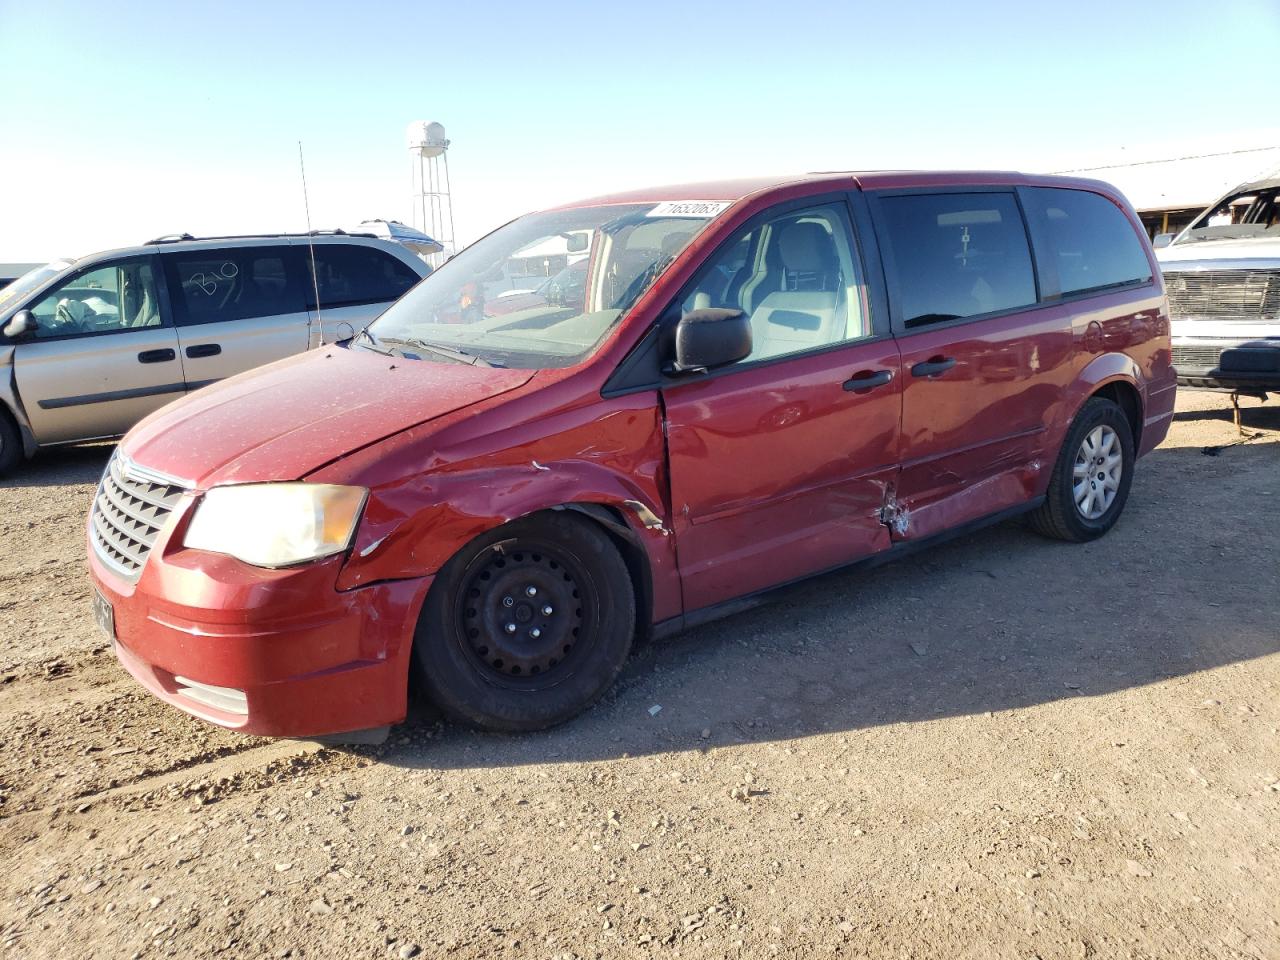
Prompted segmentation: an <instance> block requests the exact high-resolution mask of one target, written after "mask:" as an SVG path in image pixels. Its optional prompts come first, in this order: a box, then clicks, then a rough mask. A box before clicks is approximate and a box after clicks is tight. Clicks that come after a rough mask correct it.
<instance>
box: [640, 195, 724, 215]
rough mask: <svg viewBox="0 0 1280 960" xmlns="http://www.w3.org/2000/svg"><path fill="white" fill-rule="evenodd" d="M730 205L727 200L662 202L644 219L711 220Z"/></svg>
mask: <svg viewBox="0 0 1280 960" xmlns="http://www.w3.org/2000/svg"><path fill="white" fill-rule="evenodd" d="M731 205H732V204H731V203H730V202H729V201H727V200H663V201H662V202H661V203H659V204H658V205H657V206H655V207H654V208H653V209H652V210H650V211H649V212H648V213H646V214H645V216H646V217H700V218H705V219H708V220H709V219H711V218H712V217H715V216H719V215H720V214H721V213H723V212H724V211H725V210H727V209H728V208H729V207H730V206H731Z"/></svg>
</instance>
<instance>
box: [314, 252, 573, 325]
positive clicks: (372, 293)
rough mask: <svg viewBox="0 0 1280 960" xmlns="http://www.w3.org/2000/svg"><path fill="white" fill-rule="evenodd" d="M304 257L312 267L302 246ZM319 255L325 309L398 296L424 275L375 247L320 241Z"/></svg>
mask: <svg viewBox="0 0 1280 960" xmlns="http://www.w3.org/2000/svg"><path fill="white" fill-rule="evenodd" d="M302 257H303V261H304V262H305V263H306V264H307V266H308V267H310V264H311V253H310V251H308V250H307V249H306V248H302ZM315 257H316V287H318V288H319V290H320V307H321V309H324V308H325V307H341V306H349V305H352V304H358V303H386V302H390V301H392V300H398V299H399V298H400V297H401V296H402V295H403V294H404V293H405V292H407V291H408V290H409V288H410V287H412V286H413V285H414V284H416V283H417V282H418V281H419V280H420V279H421V277H419V276H418V274H417V273H415V272H414V271H413V269H412V268H411V267H410V266H409V265H408V264H406V263H402V262H401V261H400V260H397V259H396V258H395V257H393V256H391V254H389V253H386V252H384V251H382V250H375V249H373V248H372V247H361V246H357V245H355V244H346V243H317V244H316V245H315ZM554 272H555V271H554V270H553V271H552V273H554ZM308 277H309V275H308ZM313 300H315V293H314V292H313V291H312V289H311V287H310V286H308V288H307V302H308V303H310V302H311V301H313Z"/></svg>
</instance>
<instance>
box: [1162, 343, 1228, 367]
mask: <svg viewBox="0 0 1280 960" xmlns="http://www.w3.org/2000/svg"><path fill="white" fill-rule="evenodd" d="M1222 350H1223V348H1222V347H1182V346H1178V345H1177V344H1176V343H1175V344H1174V345H1173V365H1174V366H1175V367H1177V368H1178V369H1179V370H1181V369H1182V368H1184V367H1186V368H1189V369H1196V370H1207V369H1209V368H1210V367H1216V366H1217V365H1218V359H1219V357H1220V356H1221V354H1222Z"/></svg>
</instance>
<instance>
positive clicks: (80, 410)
mask: <svg viewBox="0 0 1280 960" xmlns="http://www.w3.org/2000/svg"><path fill="white" fill-rule="evenodd" d="M313 251H314V263H315V274H314V276H313V275H312V271H311V265H312V260H313ZM430 269H431V268H430V267H428V266H427V265H426V264H425V263H424V262H423V261H422V260H421V259H420V258H419V257H417V256H415V255H414V254H413V252H411V251H410V250H409V249H407V248H406V247H404V246H402V245H400V244H398V243H393V242H390V241H387V240H380V239H375V238H373V237H367V236H355V235H349V234H341V233H338V234H323V235H315V236H309V235H303V236H290V235H285V234H276V235H270V236H256V237H221V238H216V239H201V240H197V239H194V238H192V237H190V236H189V235H185V234H184V235H182V236H176V237H162V238H160V239H158V240H154V241H152V242H150V243H147V244H143V245H142V246H138V247H129V248H125V249H121V250H111V251H107V252H105V253H98V254H94V255H92V256H88V257H82V258H80V259H78V260H59V261H55V262H54V263H50V264H46V265H45V266H42V267H37V268H36V269H34V270H32V271H30V272H29V273H27V274H25V275H24V276H22V277H20V278H18V279H17V280H16V281H14V282H13V283H12V284H10V285H9V286H7V287H5V288H3V289H0V473H3V472H4V471H5V470H6V469H9V468H11V467H13V466H14V465H15V464H16V463H18V462H19V460H20V459H21V458H22V457H23V455H24V454H25V455H26V456H30V455H31V454H32V453H34V452H35V450H36V449H37V448H39V447H44V446H53V445H57V444H66V443H78V442H83V441H87V440H101V439H109V438H113V437H118V436H121V435H122V434H124V432H125V431H126V430H128V429H129V428H130V427H131V426H133V425H134V424H135V423H137V422H138V421H139V420H141V419H142V418H143V417H144V416H146V415H147V414H148V413H151V412H152V411H153V410H155V409H156V408H157V407H160V406H162V405H163V404H165V403H168V402H169V401H171V400H173V399H175V398H177V397H180V396H182V395H183V394H185V393H189V392H191V391H192V390H197V389H199V388H200V387H203V386H205V385H207V384H210V383H215V382H216V381H218V380H222V379H224V378H226V377H229V376H232V375H233V374H237V373H241V372H242V371H245V370H248V369H250V368H252V367H256V366H260V365H262V364H264V363H269V362H271V361H273V360H279V359H281V358H282V357H287V356H289V355H291V354H295V353H301V352H302V351H304V350H307V349H308V348H310V347H314V346H316V345H317V344H319V343H320V342H321V339H322V336H321V328H322V327H323V340H324V341H325V342H333V341H334V340H335V339H341V338H343V337H348V338H349V337H351V336H352V335H353V334H355V333H356V332H357V331H359V330H360V329H362V328H363V327H365V326H366V325H367V324H368V323H369V322H370V321H371V320H373V318H374V317H376V316H377V315H378V314H379V313H381V312H382V311H383V310H384V309H385V308H386V306H387V304H389V303H391V302H392V301H394V300H395V299H396V298H398V297H399V296H401V295H402V294H403V293H405V292H406V291H407V290H409V289H410V288H411V287H412V286H413V285H414V284H416V283H417V282H418V281H419V280H420V279H421V278H422V277H424V276H426V275H428V274H429V273H430ZM317 292H318V294H319V298H320V300H319V306H318V308H317V304H316V295H317Z"/></svg>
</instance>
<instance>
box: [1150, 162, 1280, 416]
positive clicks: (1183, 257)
mask: <svg viewBox="0 0 1280 960" xmlns="http://www.w3.org/2000/svg"><path fill="white" fill-rule="evenodd" d="M1156 257H1157V259H1158V260H1159V262H1160V268H1161V270H1162V271H1163V273H1164V279H1165V289H1166V290H1167V291H1168V293H1169V305H1170V309H1171V311H1172V315H1173V331H1172V332H1173V363H1174V366H1175V367H1177V370H1178V382H1179V383H1181V384H1183V385H1185V386H1190V387H1202V388H1210V389H1220V390H1230V391H1232V392H1233V393H1243V394H1248V395H1254V396H1259V397H1261V398H1262V399H1266V395H1267V392H1268V391H1280V177H1277V178H1271V179H1268V180H1260V181H1257V182H1255V183H1246V184H1243V185H1241V186H1239V187H1237V188H1236V189H1234V190H1232V191H1230V192H1229V193H1227V194H1226V196H1224V197H1222V199H1220V200H1218V201H1217V202H1215V203H1214V204H1212V205H1211V206H1209V207H1208V208H1206V209H1205V210H1204V212H1203V213H1201V214H1200V216H1199V217H1197V218H1196V219H1195V220H1194V221H1192V223H1191V224H1190V225H1189V226H1188V227H1187V228H1186V229H1185V230H1183V231H1182V232H1181V233H1180V234H1178V235H1177V236H1176V237H1174V238H1173V239H1172V242H1170V243H1168V244H1164V245H1162V246H1161V247H1160V249H1158V250H1157V251H1156Z"/></svg>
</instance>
